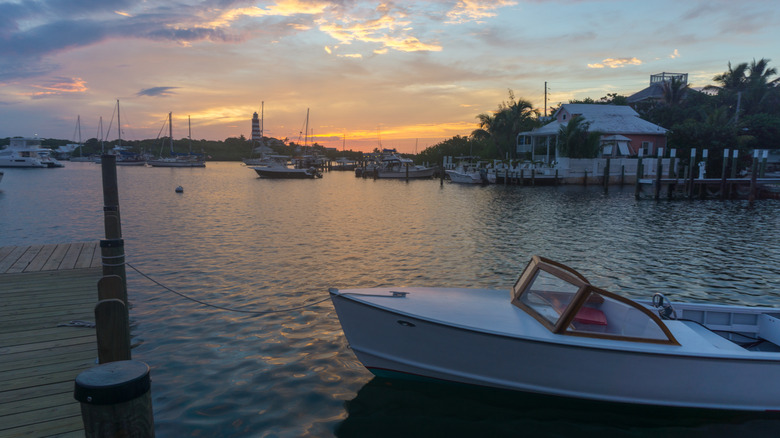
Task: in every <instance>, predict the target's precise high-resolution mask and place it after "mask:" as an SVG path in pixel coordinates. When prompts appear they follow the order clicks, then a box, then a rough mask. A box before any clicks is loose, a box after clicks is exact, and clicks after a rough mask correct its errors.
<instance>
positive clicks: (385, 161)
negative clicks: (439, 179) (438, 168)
mask: <svg viewBox="0 0 780 438" xmlns="http://www.w3.org/2000/svg"><path fill="white" fill-rule="evenodd" d="M385 151H388V150H385ZM391 151H392V153H385V154H384V155H383V156H382V161H381V162H380V163H379V165H378V167H377V168H376V169H375V170H374V172H375V173H376V176H377V178H396V179H398V178H432V177H433V172H434V171H435V169H434V168H433V167H425V166H421V165H415V164H414V161H413V160H412V159H410V158H404V157H402V156H400V155H398V154H396V153H395V149H392V150H391Z"/></svg>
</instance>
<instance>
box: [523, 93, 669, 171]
mask: <svg viewBox="0 0 780 438" xmlns="http://www.w3.org/2000/svg"><path fill="white" fill-rule="evenodd" d="M576 116H581V117H582V118H583V119H584V121H585V122H586V123H588V124H589V128H588V130H589V131H590V132H599V133H601V137H600V142H601V152H602V154H601V156H602V157H628V156H636V155H637V154H638V153H639V151H640V150H641V151H642V155H644V156H651V155H655V153H656V151H657V150H658V149H659V148H665V147H666V132H667V130H666V129H665V128H662V127H661V126H658V125H656V124H654V123H650V122H648V121H647V120H643V119H641V118H640V117H639V114H638V113H637V112H636V111H634V110H633V109H632V108H631V107H629V106H623V105H597V104H579V103H577V104H564V105H561V108H560V109H558V111H557V112H556V113H555V114H554V116H553V119H554V120H553V121H552V122H550V123H548V124H546V125H544V126H542V127H541V128H538V129H534V130H532V131H528V132H521V133H520V134H519V135H518V137H517V139H518V142H517V152H518V153H527V152H531V154H532V159H533V160H536V159H537V158H536V155H537V154H539V153H541V152H542V151H545V154H546V160H545V161H548V162H549V161H550V152H551V151H553V152H555V150H556V148H555V146H556V141H557V137H558V132H559V130H560V129H561V127H562V126H566V124H567V123H569V121H570V120H571V119H573V118H574V117H576ZM557 156H558V154H557V153H555V157H557Z"/></svg>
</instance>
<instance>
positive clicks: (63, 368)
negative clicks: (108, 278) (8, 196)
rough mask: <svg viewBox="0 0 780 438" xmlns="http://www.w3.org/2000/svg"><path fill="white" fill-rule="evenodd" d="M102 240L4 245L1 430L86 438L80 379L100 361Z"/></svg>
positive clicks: (0, 251)
mask: <svg viewBox="0 0 780 438" xmlns="http://www.w3.org/2000/svg"><path fill="white" fill-rule="evenodd" d="M101 276H102V269H101V251H100V247H99V244H98V242H88V243H67V244H51V245H32V246H8V247H0V357H1V358H2V361H0V373H2V376H3V377H2V385H0V435H1V436H4V437H6V436H7V437H16V436H19V437H22V436H24V437H27V436H35V437H45V436H61V437H62V436H65V437H67V436H74V437H75V436H80V437H83V436H84V425H83V422H82V418H81V410H80V405H79V402H78V401H76V400H75V399H74V398H73V389H74V379H75V378H76V376H77V375H78V374H79V373H80V372H82V371H84V370H86V369H88V368H91V367H93V366H95V364H96V359H97V357H98V351H97V350H98V349H97V342H96V336H95V329H94V328H92V327H89V324H84V323H85V322H91V321H94V320H95V314H94V308H95V304H96V303H97V301H98V296H97V293H96V288H97V282H98V280H100V278H101Z"/></svg>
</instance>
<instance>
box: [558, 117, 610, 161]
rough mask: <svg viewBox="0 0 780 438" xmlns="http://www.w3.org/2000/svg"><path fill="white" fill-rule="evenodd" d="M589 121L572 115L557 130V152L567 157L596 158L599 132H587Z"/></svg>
mask: <svg viewBox="0 0 780 438" xmlns="http://www.w3.org/2000/svg"><path fill="white" fill-rule="evenodd" d="M588 128H590V123H589V122H586V121H585V118H584V117H582V116H574V117H572V118H571V119H570V120H569V122H568V123H567V124H565V125H561V128H560V130H559V131H558V153H560V154H561V156H562V157H569V158H596V157H597V156H598V154H599V146H600V144H599V143H600V142H599V138H600V137H601V133H600V132H589V131H588Z"/></svg>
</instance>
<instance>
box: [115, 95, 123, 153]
mask: <svg viewBox="0 0 780 438" xmlns="http://www.w3.org/2000/svg"><path fill="white" fill-rule="evenodd" d="M116 126H117V133H118V134H119V147H120V148H121V147H122V122H121V119H120V118H119V99H117V100H116Z"/></svg>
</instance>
